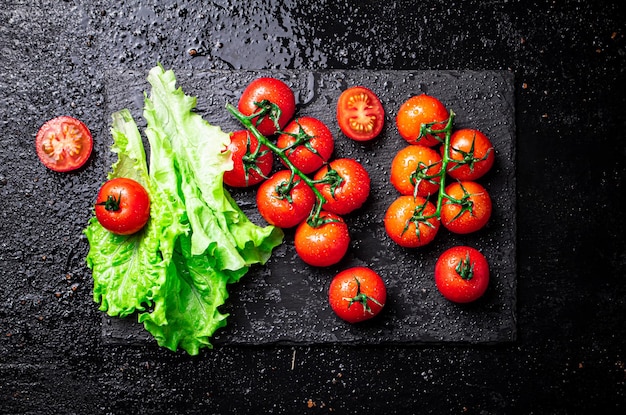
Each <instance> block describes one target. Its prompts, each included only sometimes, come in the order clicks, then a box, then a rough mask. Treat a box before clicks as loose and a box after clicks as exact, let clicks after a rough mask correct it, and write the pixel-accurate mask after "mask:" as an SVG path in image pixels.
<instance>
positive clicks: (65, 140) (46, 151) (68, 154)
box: [35, 115, 93, 172]
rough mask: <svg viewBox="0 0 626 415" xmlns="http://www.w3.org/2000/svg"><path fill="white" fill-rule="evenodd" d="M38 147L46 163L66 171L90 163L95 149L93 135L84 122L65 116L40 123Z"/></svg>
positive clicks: (52, 167) (38, 151) (36, 141)
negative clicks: (90, 157) (88, 161)
mask: <svg viewBox="0 0 626 415" xmlns="http://www.w3.org/2000/svg"><path fill="white" fill-rule="evenodd" d="M35 148H36V150H37V156H38V157H39V160H41V162H42V163H43V164H44V166H46V167H47V168H49V169H50V170H54V171H58V172H67V171H71V170H76V169H78V168H80V167H82V166H83V165H84V164H85V163H86V162H87V160H88V159H89V156H90V155H91V150H92V149H93V138H92V136H91V132H90V131H89V129H88V128H87V126H86V125H85V124H84V123H83V122H82V121H79V120H77V119H76V118H72V117H69V116H67V115H63V116H60V117H56V118H53V119H51V120H49V121H47V122H46V123H45V124H44V125H42V126H41V128H40V129H39V131H38V132H37V136H36V138H35Z"/></svg>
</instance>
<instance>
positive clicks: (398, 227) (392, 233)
mask: <svg viewBox="0 0 626 415" xmlns="http://www.w3.org/2000/svg"><path fill="white" fill-rule="evenodd" d="M436 211H437V208H436V207H435V205H433V204H432V202H430V201H428V200H427V199H425V198H423V197H421V196H417V197H413V196H407V195H403V196H400V197H398V198H397V199H396V200H394V201H393V202H392V203H391V205H389V207H388V208H387V211H386V212H385V218H384V223H385V231H386V232H387V235H388V236H389V237H390V238H391V239H392V240H393V241H394V242H395V243H397V244H398V245H400V246H402V247H404V248H418V247H420V246H424V245H427V244H429V243H431V242H432V241H433V239H435V236H436V235H437V232H438V231H439V219H438V218H437V217H436V216H433V217H432V218H429V219H427V222H428V223H426V222H419V221H417V222H418V223H416V221H415V220H414V219H413V217H414V216H415V215H416V213H419V212H421V215H422V216H430V215H432V214H434V213H435V212H436Z"/></svg>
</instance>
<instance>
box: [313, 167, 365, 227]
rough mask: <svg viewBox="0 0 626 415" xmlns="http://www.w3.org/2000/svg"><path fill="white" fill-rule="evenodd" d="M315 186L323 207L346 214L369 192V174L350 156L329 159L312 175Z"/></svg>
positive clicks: (363, 200)
mask: <svg viewBox="0 0 626 415" xmlns="http://www.w3.org/2000/svg"><path fill="white" fill-rule="evenodd" d="M313 179H314V181H315V182H316V183H315V187H316V188H317V190H319V191H320V193H321V194H322V196H324V199H325V203H324V209H325V210H327V211H329V212H333V213H336V214H338V215H346V214H348V213H350V212H352V211H354V210H356V209H358V208H360V207H361V206H362V205H363V203H365V201H366V200H367V198H368V196H369V194H370V176H369V173H368V172H367V170H365V168H364V167H363V165H362V164H361V163H359V162H358V161H356V160H354V159H351V158H340V159H335V160H333V161H331V162H330V163H329V164H327V165H325V166H324V167H322V168H321V169H319V170H318V171H317V172H316V173H315V176H313Z"/></svg>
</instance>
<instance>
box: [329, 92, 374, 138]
mask: <svg viewBox="0 0 626 415" xmlns="http://www.w3.org/2000/svg"><path fill="white" fill-rule="evenodd" d="M337 122H338V123H339V128H341V131H343V133H344V134H345V135H346V136H348V137H349V138H351V139H353V140H355V141H369V140H372V139H373V138H375V137H376V136H378V134H380V132H381V131H382V129H383V125H384V123H385V110H384V109H383V105H382V104H381V102H380V99H378V96H377V95H376V94H375V93H374V92H372V91H371V90H370V89H369V88H366V87H364V86H353V87H351V88H348V89H346V90H345V91H343V92H342V93H341V95H340V96H339V100H338V101H337Z"/></svg>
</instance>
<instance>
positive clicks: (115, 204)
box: [97, 192, 122, 212]
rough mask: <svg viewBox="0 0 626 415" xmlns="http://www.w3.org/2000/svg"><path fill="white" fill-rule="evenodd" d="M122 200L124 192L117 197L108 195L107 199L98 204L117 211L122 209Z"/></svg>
mask: <svg viewBox="0 0 626 415" xmlns="http://www.w3.org/2000/svg"><path fill="white" fill-rule="evenodd" d="M121 201H122V193H121V192H120V194H119V195H118V196H117V197H115V196H113V195H108V196H107V200H105V201H104V202H100V203H97V206H104V209H105V210H108V211H109V212H111V211H112V212H115V211H117V210H120V202H121Z"/></svg>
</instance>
